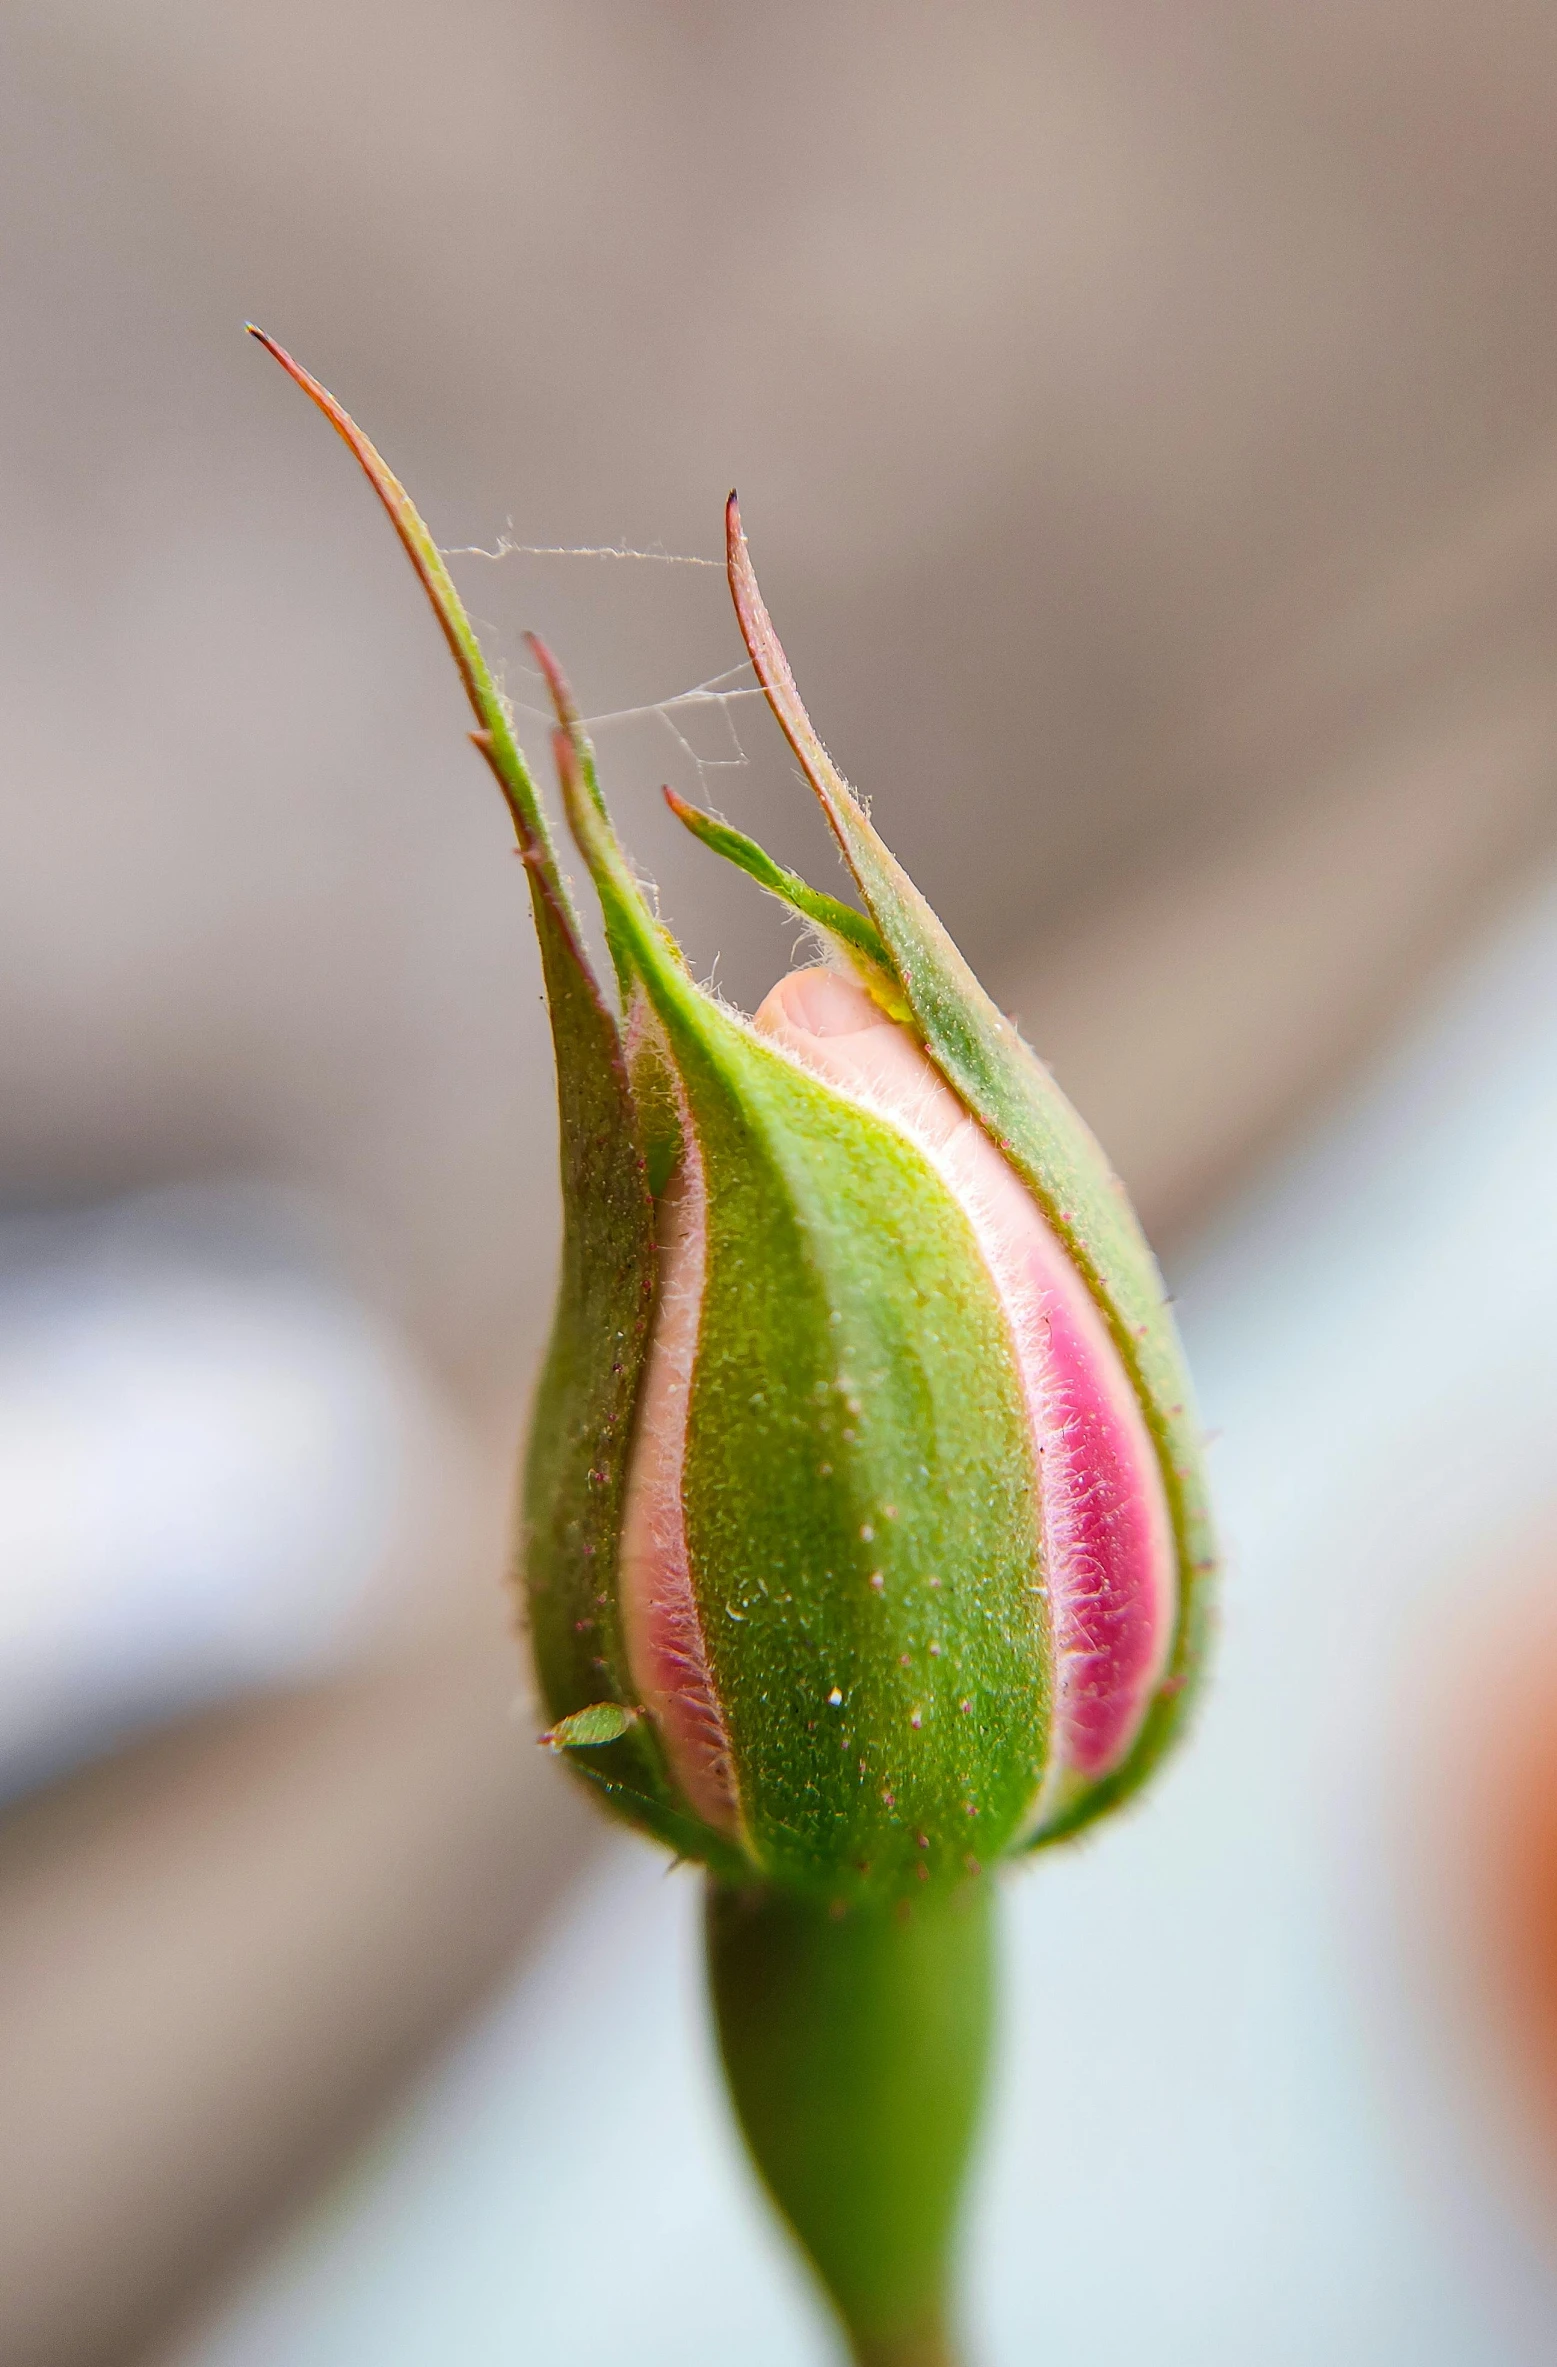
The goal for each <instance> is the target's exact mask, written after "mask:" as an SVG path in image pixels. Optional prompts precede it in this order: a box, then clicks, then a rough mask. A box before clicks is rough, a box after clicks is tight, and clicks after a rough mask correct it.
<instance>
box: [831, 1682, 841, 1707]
mask: <svg viewBox="0 0 1557 2367" xmlns="http://www.w3.org/2000/svg"><path fill="white" fill-rule="evenodd" d="M842 1701H843V1695H842V1694H841V1693H840V1692H839V1690H838V1688H837V1686H836V1685H835V1686H834V1687H833V1689H832V1691H831V1693H829V1694H828V1696H827V1706H828V1708H829V1709H837V1708H838V1707H839V1706H840V1705H841V1703H842Z"/></svg>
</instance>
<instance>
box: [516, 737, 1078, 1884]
mask: <svg viewBox="0 0 1557 2367" xmlns="http://www.w3.org/2000/svg"><path fill="white" fill-rule="evenodd" d="M559 753H560V755H561V757H562V761H563V768H564V793H565V797H566V803H567V813H568V820H569V823H570V826H571V827H572V829H573V831H574V834H575V836H576V837H577V839H578V842H579V846H580V849H581V851H582V853H583V855H584V857H585V860H586V862H587V863H588V864H589V867H590V870H591V873H592V875H593V877H594V880H595V885H596V888H597V890H598V892H599V895H600V898H601V903H602V906H603V907H604V909H605V911H606V913H607V915H608V922H609V925H610V927H611V928H612V929H613V930H614V931H615V932H616V934H617V936H618V937H619V939H620V941H621V943H622V944H623V946H624V948H625V949H626V951H627V954H628V957H629V959H630V960H631V961H632V962H633V964H634V965H635V966H636V968H637V971H638V975H639V979H640V981H641V987H642V991H643V993H644V994H645V996H646V997H647V999H648V1001H649V1003H650V1005H651V1006H652V1008H653V1011H654V1013H655V1016H656V1018H657V1020H658V1022H659V1027H660V1030H661V1033H662V1037H663V1043H664V1047H665V1055H666V1057H668V1058H669V1059H670V1060H671V1061H673V1062H674V1065H675V1070H676V1075H677V1079H678V1082H679V1086H680V1089H681V1091H682V1093H683V1094H684V1096H685V1102H686V1106H687V1109H688V1111H689V1114H690V1119H691V1123H692V1125H693V1127H694V1129H695V1132H696V1135H697V1142H698V1149H699V1152H700V1155H701V1161H702V1168H703V1178H704V1187H705V1191H706V1205H707V1262H706V1276H705V1284H704V1292H703V1302H702V1314H701V1322H700V1329H699V1346H698V1357H697V1364H696V1368H695V1373H694V1379H693V1384H692V1390H693V1394H692V1403H691V1409H690V1419H689V1423H688V1434H687V1435H688V1446H687V1456H686V1463H685V1468H684V1473H683V1481H682V1494H683V1503H684V1506H685V1513H686V1523H687V1542H688V1552H689V1560H690V1564H691V1569H692V1577H693V1585H694V1592H695V1594H696V1597H697V1602H698V1608H699V1613H700V1617H701V1622H702V1628H703V1636H704V1644H705V1649H706V1653H707V1658H708V1661H709V1666H710V1669H711V1672H712V1676H713V1680H714V1686H715V1691H716V1693H717V1696H718V1699H719V1704H720V1708H721V1711H722V1714H723V1716H724V1719H725V1723H726V1726H727V1729H728V1731H729V1734H730V1739H731V1744H732V1752H733V1759H734V1767H735V1777H736V1783H737V1789H738V1792H739V1798H740V1807H741V1814H742V1826H743V1836H744V1839H745V1842H746V1846H747V1849H748V1851H749V1853H750V1856H751V1858H752V1860H753V1863H754V1865H755V1867H756V1868H757V1869H759V1870H760V1871H761V1872H762V1873H763V1874H764V1875H765V1876H766V1877H767V1878H768V1879H770V1880H771V1881H773V1882H775V1883H778V1884H782V1885H784V1886H786V1887H789V1888H793V1889H799V1890H802V1891H810V1892H812V1893H813V1894H818V1895H821V1896H825V1897H826V1898H828V1899H829V1900H836V1899H838V1898H840V1897H846V1896H858V1895H878V1896H879V1895H883V1894H884V1895H889V1896H901V1895H903V1894H904V1893H905V1892H912V1894H913V1895H914V1896H916V1897H917V1896H919V1895H922V1888H923V1887H924V1886H926V1885H928V1886H935V1885H940V1886H943V1887H944V1886H945V1885H947V1884H949V1883H957V1882H961V1881H963V1880H964V1879H966V1875H967V1870H968V1868H969V1866H970V1865H977V1864H979V1863H986V1864H987V1863H989V1862H991V1861H992V1860H993V1859H994V1858H995V1857H997V1856H998V1855H999V1854H1000V1853H1001V1852H1002V1851H1003V1850H1004V1849H1006V1848H1008V1847H1009V1846H1010V1844H1011V1841H1012V1839H1013V1837H1014V1836H1015V1835H1016V1833H1017V1832H1019V1831H1020V1830H1021V1829H1022V1826H1023V1823H1024V1819H1025V1817H1026V1815H1027V1813H1028V1812H1029V1810H1030V1805H1031V1801H1032V1799H1033V1798H1034V1796H1035V1794H1036V1792H1037V1788H1038V1785H1039V1782H1040V1781H1041V1777H1042V1771H1043V1766H1044V1760H1045V1752H1046V1744H1047V1733H1048V1707H1049V1693H1048V1686H1049V1672H1048V1647H1047V1622H1046V1616H1045V1606H1044V1603H1043V1599H1042V1589H1041V1573H1040V1570H1039V1566H1038V1533H1037V1524H1036V1522H1035V1520H1034V1518H1033V1510H1032V1506H1033V1493H1034V1470H1033V1461H1032V1442H1031V1434H1030V1430H1029V1427H1028V1423H1027V1417H1026V1412H1025V1406H1024V1401H1023V1398H1022V1394H1021V1387H1020V1382H1019V1379H1018V1376H1017V1373H1016V1369H1015V1362H1014V1358H1013V1355H1012V1352H1011V1347H1010V1342H1009V1338H1008V1335H1007V1332H1006V1329H1005V1324H1004V1319H1003V1316H1002V1314H1001V1310H1000V1306H999V1302H998V1299H997V1297H996V1294H995V1290H994V1285H993V1283H992V1281H991V1279H990V1277H989V1275H988V1272H987V1270H986V1268H985V1266H984V1263H983V1260H982V1257H981V1256H980V1254H979V1251H978V1247H977V1243H976V1241H975V1238H974V1235H973V1231H972V1228H971V1226H970V1224H969V1222H968V1219H967V1217H966V1215H965V1214H964V1212H963V1211H962V1209H961V1208H960V1207H958V1205H957V1203H956V1201H955V1199H954V1198H953V1197H952V1195H951V1193H950V1191H949V1190H948V1189H947V1187H946V1185H945V1184H944V1183H943V1182H942V1180H941V1178H940V1177H939V1176H938V1175H937V1174H936V1173H935V1171H934V1169H933V1168H932V1167H931V1166H930V1164H929V1162H928V1161H927V1160H926V1159H925V1158H924V1157H923V1155H922V1154H921V1153H920V1151H919V1150H918V1149H917V1148H916V1147H915V1146H914V1145H913V1144H912V1143H910V1142H909V1141H908V1139H907V1138H906V1137H905V1136H904V1135H903V1134H902V1133H901V1132H900V1131H899V1130H898V1129H897V1128H895V1127H893V1126H891V1125H889V1124H888V1123H886V1122H885V1121H884V1120H882V1119H880V1118H877V1117H876V1116H875V1115H873V1114H872V1113H870V1112H869V1111H867V1110H865V1109H864V1108H862V1107H861V1106H860V1105H859V1104H857V1103H855V1102H852V1101H850V1100H848V1099H847V1098H846V1097H845V1096H843V1095H842V1094H839V1093H837V1092H835V1091H834V1090H833V1089H832V1088H831V1087H829V1086H827V1085H825V1084H823V1083H821V1082H820V1081H819V1080H818V1079H816V1078H814V1077H812V1076H810V1075H809V1074H808V1073H807V1072H806V1071H805V1070H804V1069H802V1068H801V1067H800V1066H799V1065H798V1064H797V1063H796V1062H794V1061H792V1060H790V1059H788V1058H787V1057H786V1056H785V1055H784V1054H782V1053H781V1052H779V1051H777V1050H776V1049H775V1048H774V1047H773V1046H771V1045H769V1044H767V1043H765V1042H764V1041H763V1040H762V1039H761V1038H760V1037H758V1036H756V1035H755V1034H754V1033H753V1032H752V1031H751V1030H750V1028H749V1027H747V1026H746V1025H745V1024H744V1023H743V1022H740V1021H738V1020H736V1019H734V1018H732V1017H731V1016H730V1015H729V1014H728V1013H727V1012H725V1011H723V1010H722V1009H720V1008H719V1007H718V1006H717V1005H716V1004H715V1003H713V1002H712V1000H711V999H710V998H709V997H707V996H706V995H704V994H703V993H701V991H700V990H699V989H698V988H697V987H696V986H694V985H693V983H692V982H691V980H690V979H689V978H688V977H687V976H686V974H685V972H684V971H683V970H681V969H680V968H679V967H678V966H677V965H676V964H674V963H673V962H672V961H670V960H669V959H668V957H667V956H666V955H665V953H664V950H663V946H662V943H661V939H660V935H659V931H658V929H657V928H656V925H655V923H654V921H653V918H652V916H651V915H650V913H649V912H648V910H647V908H646V906H645V904H644V902H643V899H642V896H641V894H640V892H639V890H638V887H637V883H636V881H635V880H634V879H633V877H632V874H631V872H630V871H629V869H628V867H627V865H626V862H625V860H624V859H623V857H622V855H621V852H620V849H619V848H618V846H617V844H616V841H615V838H614V835H613V834H612V832H611V830H610V828H609V825H608V824H607V823H606V822H605V821H604V820H603V819H602V817H601V815H600V813H599V811H598V809H597V807H596V805H595V803H594V801H593V799H592V798H591V797H590V796H589V794H588V792H587V789H586V788H585V786H584V784H583V782H582V779H581V778H580V776H579V772H578V768H577V766H576V764H575V763H574V762H573V756H572V751H571V748H570V747H569V745H568V743H567V742H566V741H563V742H562V743H561V746H560V750H559Z"/></svg>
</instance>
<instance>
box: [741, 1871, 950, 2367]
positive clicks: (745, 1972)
mask: <svg viewBox="0 0 1557 2367" xmlns="http://www.w3.org/2000/svg"><path fill="white" fill-rule="evenodd" d="M992 1910H993V1886H992V1885H991V1884H989V1883H987V1882H985V1883H976V1884H970V1885H969V1886H967V1887H966V1888H965V1889H964V1890H961V1891H949V1892H945V1893H941V1894H931V1895H930V1896H929V1897H927V1898H926V1899H925V1900H923V1901H922V1902H919V1903H917V1904H916V1905H915V1906H914V1907H913V1908H912V1910H909V1911H900V1910H897V1909H892V1908H870V1909H856V1910H855V1911H853V1912H851V1913H850V1914H849V1915H847V1916H846V1917H844V1918H843V1919H842V1920H838V1921H835V1920H833V1919H831V1918H830V1917H829V1916H828V1915H827V1914H826V1912H825V1911H823V1910H819V1909H817V1908H814V1907H812V1906H810V1905H809V1904H807V1903H806V1902H804V1901H802V1900H797V1899H792V1898H783V1897H775V1896H773V1895H771V1894H769V1895H767V1896H762V1895H756V1896H742V1895H740V1894H738V1893H735V1892H731V1891H727V1890H720V1889H719V1888H718V1887H717V1886H715V1885H713V1884H710V1887H709V1898H708V1914H707V1939H708V1969H709V1987H710V1990H711V1993H712V1997H713V2004H714V2015H715V2021H716V2025H717V2028H718V2033H719V2044H720V2050H721V2053H722V2055H723V2058H724V2066H725V2072H726V2075H727V2077H728V2080H729V2084H730V2091H731V2094H732V2096H733V2097H734V2100H735V2107H736V2111H737V2114H738V2115H739V2118H740V2123H741V2127H742V2130H743V2132H744V2135H745V2137H746V2142H747V2144H748V2146H749V2147H750V2150H751V2154H752V2158H753V2160H754V2161H755V2163H756V2165H757V2168H758V2170H759V2172H760V2173H761V2175H762V2178H763V2180H764V2182H765V2184H766V2185H767V2187H768V2190H769V2192H770V2193H771V2195H772V2196H773V2199H774V2201H775V2202H776V2203H777V2205H778V2207H779V2209H780V2211H781V2212H782V2213H783V2214H784V2217H785V2218H786V2219H787V2220H788V2222H789V2224H790V2226H791V2228H792V2229H793V2230H794V2232H795V2234H796V2236H797V2237H798V2238H799V2241H800V2243H801V2245H802V2246H803V2247H804V2249H805V2251H806V2253H807V2254H808V2256H809V2258H810V2259H811V2261H812V2263H813V2265H814V2266H815V2268H816V2270H817V2272H818V2274H819V2276H820V2277H821V2280H822V2283H823V2284H824V2286H825V2287H826V2289H827V2291H828V2292H829V2293H830V2294H831V2296H832V2298H833V2301H834V2303H835V2304H836V2306H837V2308H838V2310H839V2312H840V2314H841V2316H842V2318H843V2320H844V2323H845V2325H846V2326H847V2327H848V2329H849V2332H850V2336H851V2339H852V2341H853V2343H854V2346H855V2352H856V2356H857V2357H858V2358H859V2359H860V2360H861V2361H862V2362H869V2367H950V2362H951V2359H952V2355H953V2354H952V2347H951V2341H950V2335H949V2331H948V2327H947V2322H946V2303H947V2288H948V2284H949V2280H950V2270H951V2267H952V2259H953V2251H954V2246H955V2239H956V2228H957V2213H958V2201H959V2197H960V2194H961V2191H962V2185H963V2179H964V2175H965V2172H966V2169H967V2164H968V2157H969V2154H970V2152H971V2150H972V2145H973V2139H974V2133H975V2130H976V2128H977V2124H978V2116H979V2107H980V2103H981V2101H982V2097H983V2091H984V2085H985V2079H986V2074H987V2070H988V2062H989V2043H990V2032H991V2025H992V2021H993V1988H994V1979H993V1974H994V1965H993V1957H994V1935H993V1928H992V1924H993V1912H992Z"/></svg>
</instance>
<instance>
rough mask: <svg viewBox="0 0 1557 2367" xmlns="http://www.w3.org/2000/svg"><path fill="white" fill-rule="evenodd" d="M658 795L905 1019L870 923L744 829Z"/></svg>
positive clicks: (670, 795)
mask: <svg viewBox="0 0 1557 2367" xmlns="http://www.w3.org/2000/svg"><path fill="white" fill-rule="evenodd" d="M662 794H663V796H664V799H665V803H666V804H667V805H668V806H669V808H670V810H671V812H672V813H673V814H674V815H675V817H676V819H677V821H678V822H680V823H683V824H684V825H685V827H686V828H687V829H688V830H690V831H691V833H692V835H693V837H694V838H697V839H701V840H702V842H703V844H704V846H705V847H709V848H711V849H712V851H713V852H714V853H715V854H716V855H722V856H723V857H724V859H725V861H726V862H727V863H733V864H734V865H735V866H736V868H737V869H738V870H740V871H744V872H745V873H746V874H747V876H748V878H751V879H754V880H755V881H756V882H757V885H758V886H759V887H761V888H766V889H767V891H768V894H769V895H770V896H776V897H777V898H778V900H779V902H780V903H781V904H787V905H788V906H789V908H790V910H791V911H792V912H797V913H798V914H799V915H800V917H801V919H802V920H804V921H808V922H809V923H810V925H811V927H812V928H813V929H816V930H818V931H819V932H820V934H821V935H822V936H823V937H824V938H825V939H826V941H827V943H828V944H829V945H831V946H832V947H833V948H834V949H835V950H836V951H837V952H839V953H841V954H842V955H843V956H844V958H845V960H846V961H847V962H848V964H849V966H850V968H851V969H852V970H853V972H854V974H855V976H856V977H857V978H858V979H859V981H860V983H861V985H862V986H864V988H865V989H866V991H867V993H868V994H870V995H871V996H872V998H873V999H874V1000H875V1001H876V1002H878V1003H879V1004H880V1005H881V1008H882V1010H883V1011H885V1012H886V1014H887V1016H888V1017H889V1018H891V1019H898V1020H904V1019H907V1018H909V1016H910V1012H909V1007H908V1004H907V1003H906V1002H905V1001H904V999H903V990H902V988H901V987H900V986H899V985H898V982H897V973H896V971H895V970H894V969H893V967H892V964H891V962H890V961H889V960H888V958H887V949H886V947H885V946H884V945H883V944H882V942H881V933H880V931H879V930H878V929H877V927H876V924H875V922H874V921H872V920H867V919H866V917H865V915H864V913H862V912H856V911H855V909H854V907H853V905H852V904H845V903H843V902H842V901H841V900H840V899H839V898H838V897H837V896H827V895H824V894H823V893H822V890H821V889H820V888H813V887H811V886H810V885H809V884H808V882H807V881H805V880H803V879H802V878H801V876H800V874H799V872H798V871H787V870H786V869H785V868H784V866H783V864H782V863H775V862H774V860H773V857H772V856H771V855H770V854H769V853H768V852H767V850H766V849H765V848H764V847H760V846H759V845H758V844H757V841H756V840H755V839H754V838H748V837H747V835H746V833H745V831H744V830H737V829H736V827H735V825H734V823H733V822H724V821H721V820H720V819H719V817H718V815H717V814H705V813H704V812H703V811H702V810H701V808H700V807H698V806H695V805H688V803H687V801H686V799H685V798H684V797H678V796H677V795H676V792H675V790H674V789H666V790H664V791H663V792H662Z"/></svg>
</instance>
